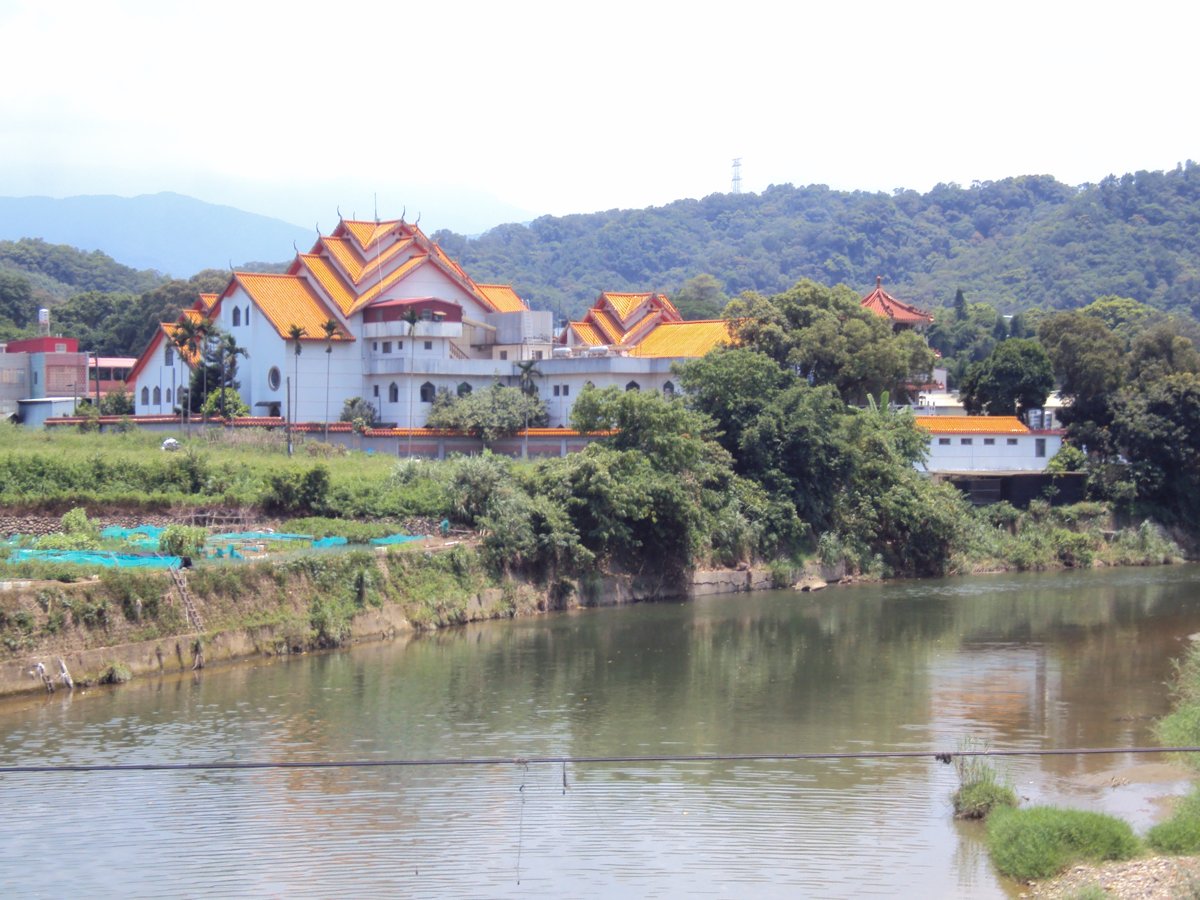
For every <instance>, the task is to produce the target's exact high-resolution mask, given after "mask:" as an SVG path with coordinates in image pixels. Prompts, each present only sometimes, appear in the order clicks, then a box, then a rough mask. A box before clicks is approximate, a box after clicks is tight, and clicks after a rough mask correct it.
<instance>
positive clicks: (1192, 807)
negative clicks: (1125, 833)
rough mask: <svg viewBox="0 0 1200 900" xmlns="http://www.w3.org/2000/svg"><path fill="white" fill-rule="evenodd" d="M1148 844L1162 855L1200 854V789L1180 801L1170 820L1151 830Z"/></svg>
mask: <svg viewBox="0 0 1200 900" xmlns="http://www.w3.org/2000/svg"><path fill="white" fill-rule="evenodd" d="M1146 843H1147V844H1149V845H1150V846H1151V847H1153V848H1154V849H1155V850H1157V851H1159V852H1160V853H1173V854H1188V855H1192V854H1196V853H1200V789H1195V790H1193V791H1192V793H1190V794H1188V795H1187V796H1186V797H1184V798H1183V799H1182V800H1180V801H1179V802H1178V803H1177V804H1176V805H1175V808H1174V809H1173V810H1171V816H1170V818H1168V819H1166V820H1165V821H1162V822H1159V823H1158V824H1157V825H1155V826H1154V827H1153V828H1151V829H1150V830H1149V831H1148V832H1147V833H1146Z"/></svg>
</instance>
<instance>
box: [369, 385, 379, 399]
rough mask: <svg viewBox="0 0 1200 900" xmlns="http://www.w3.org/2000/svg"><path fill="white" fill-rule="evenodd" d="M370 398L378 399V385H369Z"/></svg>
mask: <svg viewBox="0 0 1200 900" xmlns="http://www.w3.org/2000/svg"><path fill="white" fill-rule="evenodd" d="M371 396H372V397H378V396H379V385H377V384H373V385H371Z"/></svg>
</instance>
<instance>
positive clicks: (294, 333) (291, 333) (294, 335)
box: [288, 322, 308, 455]
mask: <svg viewBox="0 0 1200 900" xmlns="http://www.w3.org/2000/svg"><path fill="white" fill-rule="evenodd" d="M306 334H308V332H307V331H305V330H304V329H303V328H301V327H300V326H299V325H297V324H296V323H295V322H293V323H292V325H291V327H290V328H288V338H289V339H291V340H293V341H295V342H296V362H295V365H294V367H293V369H292V382H293V383H292V391H294V392H295V393H294V394H293V393H292V392H289V396H288V415H289V417H290V418H291V424H290V425H289V426H288V454H289V455H291V452H292V432H291V426H292V425H295V424H296V409H295V406H294V405H293V404H292V396H295V397H296V399H297V400H299V399H300V338H302V337H304V336H305V335H306Z"/></svg>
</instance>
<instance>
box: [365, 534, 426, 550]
mask: <svg viewBox="0 0 1200 900" xmlns="http://www.w3.org/2000/svg"><path fill="white" fill-rule="evenodd" d="M420 539H421V538H420V537H414V536H413V535H411V534H389V535H388V536H387V537H381V538H371V543H372V544H375V545H377V546H381V547H383V546H388V545H389V544H407V543H408V542H409V541H419V540H420Z"/></svg>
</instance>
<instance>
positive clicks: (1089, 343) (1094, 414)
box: [1038, 311, 1126, 456]
mask: <svg viewBox="0 0 1200 900" xmlns="http://www.w3.org/2000/svg"><path fill="white" fill-rule="evenodd" d="M1038 339H1039V340H1040V341H1041V343H1042V346H1043V347H1045V348H1046V353H1047V354H1048V355H1049V357H1050V363H1051V365H1052V366H1053V369H1054V374H1055V376H1056V377H1057V378H1058V384H1059V390H1060V391H1061V392H1062V394H1063V396H1064V397H1065V398H1068V399H1069V400H1070V401H1071V402H1070V403H1069V404H1068V405H1066V406H1064V407H1063V408H1062V410H1061V411H1060V413H1059V415H1060V417H1061V418H1062V420H1063V422H1064V423H1066V425H1067V428H1068V431H1069V433H1070V435H1071V438H1072V439H1073V440H1074V442H1075V443H1076V444H1077V445H1083V446H1086V447H1087V448H1088V449H1089V451H1090V452H1093V453H1097V454H1099V455H1102V456H1103V455H1106V454H1107V453H1108V452H1109V442H1108V427H1109V425H1110V424H1112V408H1111V404H1112V399H1113V397H1114V395H1115V394H1116V392H1117V391H1118V390H1119V389H1120V388H1121V385H1122V384H1123V383H1124V381H1125V371H1126V368H1125V355H1124V352H1123V348H1122V342H1121V339H1120V338H1118V337H1117V336H1116V335H1115V334H1113V333H1112V331H1111V330H1109V328H1108V326H1107V325H1105V324H1104V323H1103V322H1102V321H1100V320H1099V319H1097V318H1094V317H1092V316H1086V315H1084V314H1083V313H1080V312H1077V311H1073V312H1065V313H1056V314H1055V315H1052V316H1047V317H1046V318H1045V319H1043V320H1042V322H1041V324H1040V325H1039V326H1038Z"/></svg>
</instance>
